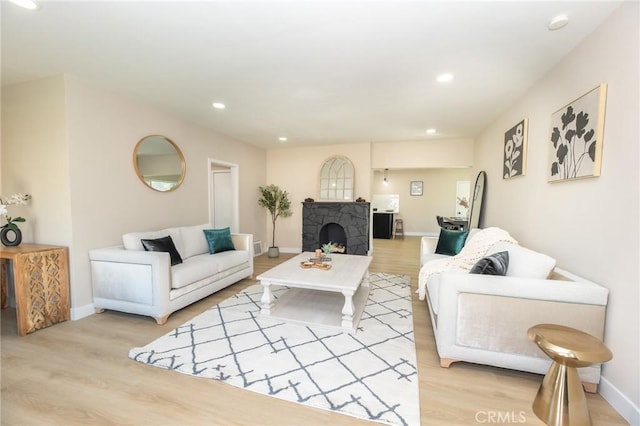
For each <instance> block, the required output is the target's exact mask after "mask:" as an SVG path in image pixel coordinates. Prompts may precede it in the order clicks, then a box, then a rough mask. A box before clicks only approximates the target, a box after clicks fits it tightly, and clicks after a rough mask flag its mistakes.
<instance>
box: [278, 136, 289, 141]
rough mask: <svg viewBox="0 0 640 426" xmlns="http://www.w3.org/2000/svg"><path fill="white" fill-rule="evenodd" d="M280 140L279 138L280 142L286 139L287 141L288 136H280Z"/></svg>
mask: <svg viewBox="0 0 640 426" xmlns="http://www.w3.org/2000/svg"><path fill="white" fill-rule="evenodd" d="M278 140H279V141H280V142H286V141H287V138H285V137H284V136H280V137H279V138H278Z"/></svg>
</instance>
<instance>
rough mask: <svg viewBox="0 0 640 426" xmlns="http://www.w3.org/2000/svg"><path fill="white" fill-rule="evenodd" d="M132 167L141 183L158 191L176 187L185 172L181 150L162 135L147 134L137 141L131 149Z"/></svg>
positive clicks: (171, 189)
mask: <svg viewBox="0 0 640 426" xmlns="http://www.w3.org/2000/svg"><path fill="white" fill-rule="evenodd" d="M133 168H134V169H135V171H136V175H138V178H139V179H140V181H141V182H142V183H144V184H145V185H146V186H148V187H149V188H151V189H153V190H154V191H159V192H168V191H173V190H174V189H177V188H178V187H179V186H180V184H181V183H182V181H183V180H184V175H185V172H186V165H185V161H184V155H182V151H180V148H178V145H176V144H175V143H174V142H173V141H172V140H171V139H169V138H167V137H166V136H162V135H149V136H145V137H143V138H142V139H140V140H139V141H138V143H137V144H136V147H135V148H134V150H133Z"/></svg>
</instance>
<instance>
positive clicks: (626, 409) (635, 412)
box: [598, 377, 640, 425]
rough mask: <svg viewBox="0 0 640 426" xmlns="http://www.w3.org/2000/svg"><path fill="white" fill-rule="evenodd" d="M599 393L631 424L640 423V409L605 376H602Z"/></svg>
mask: <svg viewBox="0 0 640 426" xmlns="http://www.w3.org/2000/svg"><path fill="white" fill-rule="evenodd" d="M598 393H599V394H600V395H601V396H602V397H603V398H604V399H605V400H606V401H607V402H608V403H609V404H611V406H612V407H613V409H614V410H616V411H617V412H618V413H619V414H620V415H621V416H622V417H624V418H625V420H626V421H628V422H629V424H630V425H640V409H639V408H638V406H637V405H635V404H634V403H633V401H631V400H630V399H629V398H627V396H626V395H625V394H623V393H622V392H620V390H619V389H618V388H616V387H615V386H613V385H612V384H611V382H610V381H608V380H607V379H605V378H604V377H601V378H600V384H599V385H598Z"/></svg>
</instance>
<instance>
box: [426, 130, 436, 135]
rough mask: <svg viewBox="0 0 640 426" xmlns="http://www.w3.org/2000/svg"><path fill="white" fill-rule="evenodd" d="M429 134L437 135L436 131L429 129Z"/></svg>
mask: <svg viewBox="0 0 640 426" xmlns="http://www.w3.org/2000/svg"><path fill="white" fill-rule="evenodd" d="M427 134H428V135H435V134H436V129H427Z"/></svg>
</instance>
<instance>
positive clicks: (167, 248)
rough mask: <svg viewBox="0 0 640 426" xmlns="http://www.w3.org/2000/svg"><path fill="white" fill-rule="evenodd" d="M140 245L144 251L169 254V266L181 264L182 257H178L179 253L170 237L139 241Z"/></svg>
mask: <svg viewBox="0 0 640 426" xmlns="http://www.w3.org/2000/svg"><path fill="white" fill-rule="evenodd" d="M140 243H142V247H144V249H145V250H146V251H163V252H166V253H169V256H171V266H174V265H178V264H180V263H182V257H180V253H178V250H176V246H175V244H173V239H172V238H171V236H170V235H167V236H166V237H162V238H156V239H155V240H145V239H143V240H140Z"/></svg>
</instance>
